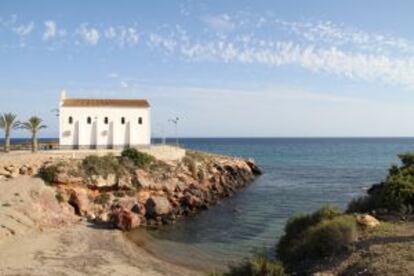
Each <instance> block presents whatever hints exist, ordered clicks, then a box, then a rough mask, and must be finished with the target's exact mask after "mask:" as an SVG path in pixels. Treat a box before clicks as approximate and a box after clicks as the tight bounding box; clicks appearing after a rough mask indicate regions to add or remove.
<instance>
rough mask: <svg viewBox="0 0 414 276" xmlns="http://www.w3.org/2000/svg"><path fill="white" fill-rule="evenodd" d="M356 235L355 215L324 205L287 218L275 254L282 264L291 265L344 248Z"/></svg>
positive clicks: (337, 251)
mask: <svg viewBox="0 0 414 276" xmlns="http://www.w3.org/2000/svg"><path fill="white" fill-rule="evenodd" d="M356 237H357V225H356V222H355V218H354V217H353V216H350V215H343V214H342V213H341V212H340V211H339V210H338V209H337V208H334V207H330V206H326V207H322V208H321V209H319V210H317V211H316V212H314V213H313V214H309V215H298V216H295V217H293V218H292V219H290V220H289V221H288V223H287V224H286V227H285V234H284V236H282V238H281V239H280V241H279V243H278V245H277V254H278V257H279V258H280V260H282V261H283V263H284V264H286V265H287V266H288V267H294V266H296V265H297V264H298V263H300V262H302V261H305V262H306V261H309V260H318V259H320V258H323V257H329V256H334V255H336V254H339V253H342V252H346V251H347V250H349V249H350V248H351V246H352V244H353V242H354V241H355V240H356Z"/></svg>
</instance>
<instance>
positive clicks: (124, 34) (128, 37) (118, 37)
mask: <svg viewBox="0 0 414 276" xmlns="http://www.w3.org/2000/svg"><path fill="white" fill-rule="evenodd" d="M105 37H106V38H107V39H109V40H113V41H115V42H116V43H117V44H118V46H120V47H121V48H122V47H124V46H135V45H137V44H138V42H139V39H140V35H139V33H138V31H137V29H136V28H135V27H127V26H118V27H112V26H111V27H109V28H107V29H106V30H105Z"/></svg>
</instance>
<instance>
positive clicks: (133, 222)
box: [47, 152, 261, 231]
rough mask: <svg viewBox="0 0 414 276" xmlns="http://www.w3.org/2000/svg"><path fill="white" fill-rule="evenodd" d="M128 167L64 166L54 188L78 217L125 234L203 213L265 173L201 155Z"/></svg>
mask: <svg viewBox="0 0 414 276" xmlns="http://www.w3.org/2000/svg"><path fill="white" fill-rule="evenodd" d="M114 158H115V157H114ZM80 162H81V161H80ZM119 162H120V163H122V160H120V161H119ZM115 163H116V162H115ZM47 166H51V164H47ZM62 166H63V167H62ZM124 166H125V167H123V168H121V169H119V171H121V172H122V173H119V174H112V173H109V174H107V175H105V176H102V175H87V174H85V172H76V171H74V168H79V167H81V166H79V164H75V163H70V164H68V165H66V167H65V165H62V164H61V163H60V164H59V165H57V168H56V171H57V173H56V175H55V177H54V178H53V183H52V184H53V185H54V186H55V187H56V188H57V189H58V190H59V192H60V193H61V194H62V195H63V196H62V200H65V201H67V202H68V203H69V204H70V205H72V206H73V208H74V210H75V212H76V213H77V214H78V215H80V216H84V217H86V218H88V219H89V220H90V221H93V222H96V223H105V224H108V225H113V226H114V227H116V228H119V229H121V230H125V231H127V230H130V229H133V228H136V227H138V226H141V225H152V226H157V225H162V224H168V223H173V222H174V221H175V220H176V219H178V218H179V217H182V216H188V215H191V214H195V213H197V212H198V211H200V210H205V209H207V208H209V206H211V205H214V204H216V203H217V202H218V201H220V200H221V199H223V198H226V197H229V196H231V195H232V194H234V193H235V192H236V191H238V190H239V189H242V188H243V187H245V186H246V185H248V184H249V183H251V182H252V181H253V180H254V179H255V177H257V176H258V175H260V174H261V171H260V169H259V168H258V167H257V166H256V164H255V162H254V161H253V160H243V159H238V158H231V157H226V156H219V155H212V154H207V153H199V152H190V154H187V156H186V157H185V158H184V159H183V160H180V161H169V162H162V161H159V160H158V161H156V162H155V163H153V164H152V165H151V166H149V167H145V168H136V167H131V165H130V163H126V165H124Z"/></svg>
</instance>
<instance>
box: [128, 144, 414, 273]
mask: <svg viewBox="0 0 414 276" xmlns="http://www.w3.org/2000/svg"><path fill="white" fill-rule="evenodd" d="M180 142H181V144H182V145H184V146H185V147H187V148H192V149H198V150H205V151H210V152H216V153H220V154H227V155H233V156H242V157H251V158H254V159H255V160H256V162H257V163H258V165H259V167H261V168H262V169H263V170H264V174H263V175H262V176H261V177H260V178H258V179H257V180H256V181H255V182H254V183H252V184H251V185H250V186H249V187H248V188H246V189H245V190H243V191H241V192H240V193H238V194H237V195H235V196H233V197H231V198H229V199H226V200H224V201H223V202H222V203H221V204H220V205H217V206H215V207H213V208H211V209H210V210H208V211H205V212H202V213H200V214H198V215H197V216H194V217H190V218H185V219H183V220H180V221H179V222H177V223H176V224H174V225H171V226H165V227H163V228H161V229H159V230H154V231H143V230H139V231H137V232H135V233H132V237H133V238H134V236H135V238H136V237H138V236H139V237H141V238H142V237H143V235H144V236H145V242H144V244H145V247H146V248H147V249H148V250H149V251H151V252H153V253H154V254H155V255H157V256H158V257H161V258H165V259H167V260H170V261H173V262H177V263H180V264H183V265H186V266H192V267H195V268H198V269H204V270H210V271H211V270H212V269H213V268H216V269H222V268H223V267H225V266H226V265H227V264H228V263H230V262H236V261H238V260H240V259H242V258H243V257H246V256H249V255H250V254H252V252H253V251H255V250H262V249H263V248H265V249H267V250H268V251H269V252H272V251H273V248H274V246H275V243H276V242H277V239H278V238H279V237H280V236H281V234H282V233H283V226H284V224H285V222H286V220H287V219H288V218H289V217H290V216H291V215H293V214H294V213H297V212H310V211H312V210H315V209H316V208H318V207H319V206H320V205H322V204H327V203H331V204H336V205H338V206H340V207H341V208H345V207H346V204H347V203H348V202H349V201H350V200H351V199H352V198H354V197H356V196H358V195H362V194H363V193H364V192H365V190H366V189H367V188H368V187H369V186H370V185H371V184H373V183H376V182H379V181H381V180H382V179H383V178H384V176H385V175H386V173H387V170H388V168H389V167H390V165H391V164H392V163H397V162H398V160H397V156H396V155H397V154H398V153H401V152H406V151H410V150H414V139H412V138H375V139H373V138H369V139H368V138H365V139H356V138H355V139H339V138H338V139H316V138H315V139H287V138H286V139H182V140H181V141H180Z"/></svg>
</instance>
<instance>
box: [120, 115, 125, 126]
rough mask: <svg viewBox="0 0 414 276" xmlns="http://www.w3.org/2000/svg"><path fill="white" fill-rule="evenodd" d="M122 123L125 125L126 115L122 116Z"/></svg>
mask: <svg viewBox="0 0 414 276" xmlns="http://www.w3.org/2000/svg"><path fill="white" fill-rule="evenodd" d="M121 124H123V125H125V117H122V118H121Z"/></svg>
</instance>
